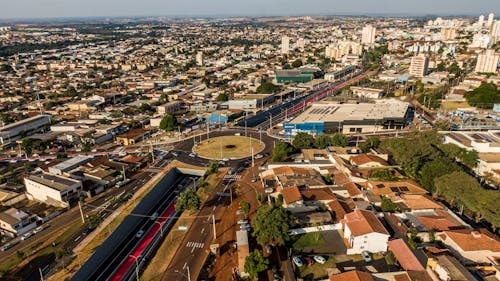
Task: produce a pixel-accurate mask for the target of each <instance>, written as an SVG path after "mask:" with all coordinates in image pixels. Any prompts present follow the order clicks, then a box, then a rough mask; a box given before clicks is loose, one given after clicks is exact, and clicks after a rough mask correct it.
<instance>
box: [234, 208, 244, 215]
mask: <svg viewBox="0 0 500 281" xmlns="http://www.w3.org/2000/svg"><path fill="white" fill-rule="evenodd" d="M244 213H245V211H243V210H242V209H238V210H237V211H236V214H237V215H243V214H244Z"/></svg>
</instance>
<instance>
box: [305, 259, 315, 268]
mask: <svg viewBox="0 0 500 281" xmlns="http://www.w3.org/2000/svg"><path fill="white" fill-rule="evenodd" d="M304 261H305V262H306V264H307V265H308V266H309V265H312V264H313V263H314V260H313V259H311V258H310V257H305V258H304Z"/></svg>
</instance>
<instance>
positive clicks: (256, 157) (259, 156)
mask: <svg viewBox="0 0 500 281" xmlns="http://www.w3.org/2000/svg"><path fill="white" fill-rule="evenodd" d="M262 157H264V156H263V155H262V154H257V155H255V156H254V158H255V159H260V158H262Z"/></svg>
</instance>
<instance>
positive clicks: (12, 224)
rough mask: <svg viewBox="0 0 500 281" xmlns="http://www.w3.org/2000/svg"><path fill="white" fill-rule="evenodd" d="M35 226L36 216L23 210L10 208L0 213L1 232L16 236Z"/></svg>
mask: <svg viewBox="0 0 500 281" xmlns="http://www.w3.org/2000/svg"><path fill="white" fill-rule="evenodd" d="M35 227H36V218H35V216H30V215H28V214H27V213H25V212H23V211H21V210H18V209H16V208H10V209H8V210H6V211H4V212H1V213H0V228H1V233H2V234H4V235H6V236H9V237H16V236H19V235H22V234H24V233H26V232H28V231H30V230H31V229H33V228H35Z"/></svg>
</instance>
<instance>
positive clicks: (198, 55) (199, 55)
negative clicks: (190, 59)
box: [196, 51, 203, 66]
mask: <svg viewBox="0 0 500 281" xmlns="http://www.w3.org/2000/svg"><path fill="white" fill-rule="evenodd" d="M196 65H198V66H203V52H202V51H199V52H198V53H196Z"/></svg>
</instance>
